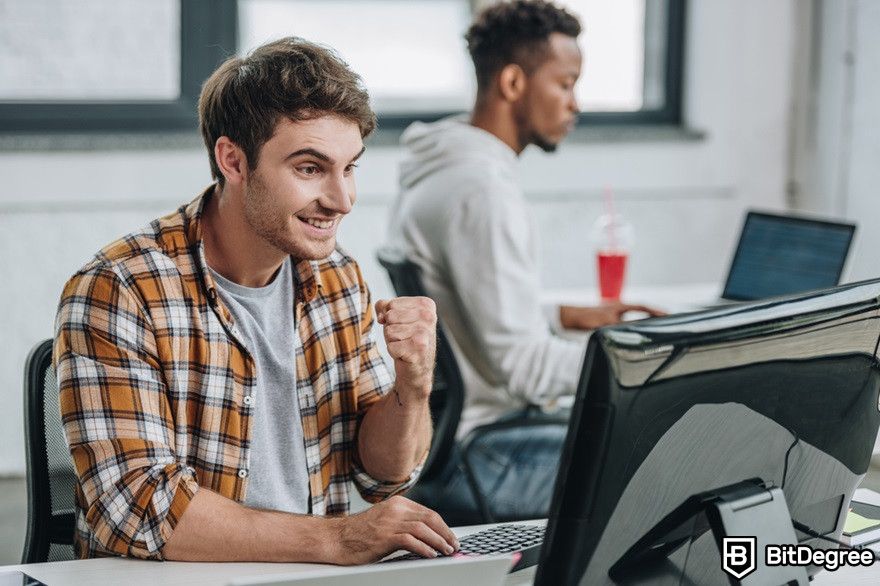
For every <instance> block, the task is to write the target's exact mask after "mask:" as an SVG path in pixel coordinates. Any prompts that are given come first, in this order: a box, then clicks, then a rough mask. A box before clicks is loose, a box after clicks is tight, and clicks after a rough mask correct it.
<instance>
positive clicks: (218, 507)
mask: <svg viewBox="0 0 880 586" xmlns="http://www.w3.org/2000/svg"><path fill="white" fill-rule="evenodd" d="M340 522H341V520H340V519H334V518H327V517H315V516H309V515H293V514H290V513H280V512H275V511H259V510H255V509H249V508H247V507H244V506H242V505H240V504H238V503H236V502H235V501H232V500H230V499H228V498H226V497H223V496H220V495H219V494H217V493H215V492H211V491H210V490H207V489H205V488H202V489H200V490H199V491H198V492H197V493H196V495H195V497H193V500H192V501H191V502H190V503H189V506H188V507H187V508H186V511H185V512H184V514H183V516H182V517H181V518H180V521H179V522H178V523H177V526H176V527H175V528H174V532H173V533H172V534H171V537H170V538H169V539H168V541H167V542H166V543H165V547H164V548H163V550H162V553H163V555H164V556H165V559H168V560H180V561H197V562H207V561H230V562H234V561H262V562H317V563H337V562H336V561H335V560H334V557H336V556H335V553H334V550H333V548H334V547H335V546H336V545H337V544H338V536H337V533H338V532H339V527H338V525H339V523H340Z"/></svg>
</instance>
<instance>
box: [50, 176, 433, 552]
mask: <svg viewBox="0 0 880 586" xmlns="http://www.w3.org/2000/svg"><path fill="white" fill-rule="evenodd" d="M211 192H212V190H211V189H209V190H208V191H206V192H205V193H203V194H202V195H201V196H199V197H198V198H196V199H195V200H194V201H193V202H192V203H190V204H189V205H186V206H183V207H181V208H180V209H179V210H177V211H176V212H175V213H173V214H170V215H168V216H165V217H164V218H160V219H158V220H155V221H153V222H152V223H151V224H150V225H149V226H148V227H147V228H146V229H144V230H142V231H141V232H138V233H134V234H130V235H128V236H126V237H124V238H122V239H120V240H118V241H116V242H114V243H112V244H110V245H108V246H107V247H105V248H104V249H103V250H101V251H100V252H99V253H98V254H97V255H96V256H95V258H94V259H93V260H92V261H91V262H90V263H88V264H87V265H86V266H84V267H83V268H82V269H80V270H79V271H78V272H77V273H76V274H75V275H74V276H73V277H72V278H71V279H70V280H69V281H68V282H67V284H66V286H65V287H64V292H63V294H62V297H61V302H60V305H59V309H58V315H57V319H56V327H55V332H56V337H55V348H54V360H55V365H56V371H57V376H58V384H59V388H60V401H61V414H62V419H63V422H64V431H65V433H66V435H67V440H68V442H69V443H70V451H71V454H72V455H73V461H74V465H75V467H76V473H77V475H78V477H79V486H78V487H77V494H76V508H77V511H76V536H75V548H76V551H77V555H78V556H79V557H93V556H100V555H125V556H134V557H141V558H152V559H162V546H163V545H164V544H165V542H166V541H167V540H168V538H169V536H170V535H171V532H172V531H173V530H174V527H175V525H176V524H177V522H178V521H179V520H180V517H181V515H182V514H183V512H184V510H186V507H187V505H188V503H189V502H190V500H191V499H192V498H193V496H194V495H195V493H196V491H198V490H199V487H200V486H203V487H206V488H209V489H211V490H213V491H216V492H217V493H219V494H221V495H223V496H225V497H228V498H230V499H234V500H236V501H239V502H241V501H242V500H243V499H244V496H245V491H246V490H247V470H248V454H249V447H250V417H251V407H250V406H249V404H248V403H250V401H248V402H247V403H246V402H245V401H244V399H245V397H247V396H248V395H250V393H251V392H252V388H253V386H254V383H255V379H254V377H255V372H256V370H255V364H254V360H253V358H252V357H251V356H250V354H249V353H248V351H247V349H246V347H245V345H244V344H243V343H242V338H241V336H240V334H239V332H238V329H237V328H236V326H235V324H234V323H233V319H232V316H231V313H230V311H229V309H228V308H227V307H226V306H225V305H224V304H223V303H222V301H221V300H220V298H219V297H218V295H217V289H216V285H215V283H214V280H213V279H212V277H211V274H210V271H208V270H207V265H206V263H205V257H204V251H203V250H204V249H203V247H202V243H201V229H200V226H201V223H200V218H201V211H202V208H203V205H204V202H205V201H207V198H209V197H211ZM293 286H294V288H295V294H296V301H295V308H292V311H295V313H296V324H297V328H298V331H299V336H298V338H299V340H298V342H297V344H296V349H295V356H291V360H295V361H296V372H297V381H296V386H297V389H296V393H297V395H298V400H299V407H300V414H301V417H302V423H303V434H304V440H305V452H306V464H307V467H308V474H309V489H310V495H311V498H310V505H311V513H312V514H315V515H337V514H345V513H347V512H348V509H349V494H348V490H349V481H350V480H353V481H354V482H355V484H356V486H357V487H358V490H359V491H360V492H361V494H362V495H363V496H364V498H366V499H367V500H369V501H371V502H376V501H379V500H381V499H383V498H386V497H388V496H390V495H392V494H394V493H397V492H400V491H401V490H404V489H405V488H407V487H409V486H410V485H411V484H412V483H413V482H414V481H415V479H416V477H417V476H418V472H419V468H417V469H416V470H415V471H413V473H412V474H411V475H410V477H409V479H408V480H407V481H406V482H404V483H389V482H383V481H379V480H376V479H374V478H372V477H370V475H369V474H367V472H366V471H365V470H364V468H363V467H362V466H361V464H360V462H359V461H358V454H357V445H358V444H357V432H358V426H359V423H360V421H361V418H362V417H363V415H364V414H365V412H366V410H367V409H368V408H369V407H370V405H371V404H373V403H374V402H375V401H377V400H378V399H380V397H382V396H383V395H384V394H385V393H387V392H388V391H389V390H390V389H391V386H392V379H391V375H390V374H389V372H388V370H387V367H386V365H385V364H384V362H383V360H382V358H381V356H380V354H379V352H378V350H377V348H376V345H375V343H374V342H373V341H372V338H371V335H370V333H371V329H372V327H373V310H372V306H371V303H370V297H369V292H368V290H367V287H366V284H365V283H364V281H363V279H362V277H361V274H360V270H359V269H358V266H357V264H356V263H355V262H354V260H353V259H351V258H350V257H348V256H346V255H345V254H344V253H342V252H341V251H339V250H337V251H335V252H334V253H333V254H332V255H331V256H330V257H329V258H328V259H326V260H323V261H320V262H313V261H300V262H298V263H295V270H294V283H293Z"/></svg>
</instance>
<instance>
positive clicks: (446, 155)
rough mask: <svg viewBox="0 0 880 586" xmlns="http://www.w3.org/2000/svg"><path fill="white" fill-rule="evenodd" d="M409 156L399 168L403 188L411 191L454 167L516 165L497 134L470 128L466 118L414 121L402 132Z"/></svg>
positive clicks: (462, 116)
mask: <svg viewBox="0 0 880 586" xmlns="http://www.w3.org/2000/svg"><path fill="white" fill-rule="evenodd" d="M400 142H401V145H402V146H403V147H404V149H405V150H406V155H405V158H404V160H403V162H402V163H401V165H400V187H401V189H402V190H407V189H411V188H412V187H413V186H415V185H416V184H417V183H418V182H420V181H422V180H423V179H424V178H425V177H427V176H429V175H431V174H433V173H436V172H438V171H440V170H442V169H444V168H445V167H447V166H449V165H453V164H461V163H462V162H468V163H470V164H483V163H491V164H494V165H497V164H498V162H499V159H500V160H501V161H505V162H509V164H510V165H515V164H516V159H517V157H516V153H515V152H514V151H513V149H511V148H510V147H509V146H507V145H506V144H504V143H503V142H502V141H501V140H500V139H499V138H498V137H496V136H495V135H493V134H491V133H489V132H486V131H485V130H482V129H480V128H476V127H474V126H471V125H470V124H469V123H468V121H467V115H458V116H454V117H451V118H444V119H443V120H440V121H438V122H431V123H424V122H415V123H413V124H412V125H410V127H409V128H407V129H406V131H405V132H404V133H403V135H402V136H401V139H400Z"/></svg>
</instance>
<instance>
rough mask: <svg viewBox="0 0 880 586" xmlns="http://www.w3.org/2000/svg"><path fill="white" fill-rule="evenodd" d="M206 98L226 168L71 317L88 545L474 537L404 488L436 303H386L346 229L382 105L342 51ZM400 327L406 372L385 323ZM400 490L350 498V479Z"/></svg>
mask: <svg viewBox="0 0 880 586" xmlns="http://www.w3.org/2000/svg"><path fill="white" fill-rule="evenodd" d="M199 119H200V126H201V130H202V134H203V137H204V140H205V145H206V146H207V149H208V153H209V158H210V164H211V171H212V174H213V177H214V179H215V184H214V185H212V186H211V187H209V188H208V189H207V190H206V191H205V192H204V193H202V194H201V195H200V196H198V197H197V198H196V199H195V200H194V201H192V202H191V203H190V204H188V205H184V206H182V207H181V208H180V209H178V210H177V211H176V212H174V213H172V214H170V215H168V216H165V217H163V218H160V219H157V220H155V221H153V222H152V223H151V224H150V225H149V226H148V227H146V228H145V229H143V230H142V231H140V232H137V233H134V234H130V235H128V236H125V237H123V238H122V239H120V240H118V241H116V242H114V243H112V244H110V245H108V246H107V247H105V248H104V249H103V250H101V251H100V252H99V253H98V254H97V255H96V256H95V258H94V259H93V260H92V261H91V262H90V263H88V264H87V265H86V266H84V267H83V268H82V269H80V270H79V271H78V272H77V273H76V274H75V275H74V276H73V277H72V278H71V279H70V281H69V282H68V283H67V285H66V286H65V288H64V292H63V294H62V298H61V302H60V306H59V310H58V316H57V321H56V340H55V363H56V368H57V376H58V383H59V385H60V400H61V411H62V416H63V421H64V428H65V433H66V435H67V439H68V441H69V443H70V450H71V454H72V456H73V460H74V464H75V467H76V472H77V475H78V477H79V485H78V487H77V494H76V538H75V547H76V550H77V553H78V555H79V556H80V557H94V556H103V555H123V556H133V557H141V558H150V559H173V560H218V561H234V560H239V561H258V560H263V561H312V562H327V563H336V564H354V563H365V562H370V561H374V560H376V559H379V558H381V557H382V556H384V555H385V554H387V553H389V552H391V551H394V550H396V549H399V548H403V549H408V550H410V551H412V552H415V553H418V554H422V555H425V556H432V555H434V553H435V551H440V552H444V553H451V552H452V551H453V550H454V548H455V547H457V542H456V540H455V536H454V535H453V534H452V532H451V531H450V530H449V528H448V527H447V526H446V525H445V524H444V523H443V521H442V520H441V519H440V517H439V516H438V515H437V514H436V513H434V512H432V511H430V510H429V509H426V508H424V507H422V506H421V505H418V504H416V503H413V502H412V501H409V500H407V499H405V498H403V497H400V496H392V495H395V494H396V493H399V492H401V491H403V490H405V489H406V488H408V487H409V486H410V485H411V484H412V483H413V482H414V481H415V479H416V478H417V476H418V472H419V469H420V464H421V462H422V461H423V459H424V457H425V455H426V453H427V449H428V446H429V444H430V438H431V421H430V414H429V407H428V396H429V393H430V389H431V383H432V372H433V365H434V343H435V340H434V335H435V333H434V329H435V323H436V317H435V312H434V306H433V303H432V302H431V301H430V300H429V299H424V298H398V299H392V300H390V301H379V302H377V303H376V308H375V315H376V318H375V320H374V309H373V306H372V304H371V302H370V295H369V292H368V290H367V286H366V284H365V283H364V281H363V279H362V277H361V273H360V271H359V269H358V266H357V264H356V263H355V261H354V260H353V259H352V258H351V257H350V256H348V255H347V254H346V253H345V252H343V251H342V250H341V249H339V248H338V247H337V245H336V230H337V228H338V226H339V222H340V221H341V220H342V218H343V217H344V216H345V215H346V214H348V213H349V212H350V211H351V209H352V205H353V204H354V202H355V180H354V169H355V167H356V166H357V163H356V161H357V160H358V158H359V157H360V155H361V154H362V153H363V151H364V145H363V138H364V137H365V136H367V135H368V134H369V133H370V132H371V131H372V130H373V128H374V126H375V116H374V114H373V112H372V111H371V110H370V107H369V99H368V96H367V93H366V91H365V90H364V89H363V86H362V84H361V81H360V79H359V78H358V77H357V75H355V74H354V73H353V72H352V71H350V70H349V69H348V67H347V66H346V65H345V64H344V63H343V62H342V61H340V60H339V58H338V57H336V56H335V54H333V53H332V52H331V51H329V50H327V49H325V48H323V47H320V46H318V45H314V44H312V43H309V42H306V41H303V40H302V39H296V38H287V39H282V40H280V41H277V42H274V43H271V44H269V45H265V46H263V47H260V48H259V49H257V50H255V51H254V52H253V53H252V54H250V55H249V56H247V57H245V58H233V59H230V60H228V61H227V62H226V63H224V64H223V65H222V66H221V67H220V68H219V69H218V70H217V71H216V72H215V73H214V74H213V75H212V76H211V78H210V79H208V80H207V82H205V85H204V88H203V90H202V95H201V98H200V102H199ZM374 321H378V322H379V324H381V325H382V326H383V327H384V335H385V340H386V341H387V347H388V351H389V353H390V354H391V356H392V358H393V359H394V369H395V372H396V379H395V380H394V381H392V377H391V375H390V373H389V372H388V371H387V369H386V366H385V364H384V363H383V361H382V359H381V357H380V355H379V353H378V351H377V348H376V345H375V343H374V341H373V338H372V335H373V327H374ZM352 481H353V482H354V484H355V485H356V486H357V487H358V489H359V491H360V492H361V493H362V494H363V496H364V497H365V498H366V499H367V500H370V501H372V502H378V503H379V504H376V505H375V506H373V507H372V508H371V509H369V510H367V511H365V512H362V513H360V514H357V515H352V516H347V515H346V514H347V513H348V510H349V493H348V491H349V484H350V482H352Z"/></svg>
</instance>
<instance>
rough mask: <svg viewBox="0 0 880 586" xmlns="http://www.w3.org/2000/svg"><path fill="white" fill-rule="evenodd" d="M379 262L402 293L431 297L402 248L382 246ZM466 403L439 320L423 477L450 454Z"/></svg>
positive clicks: (428, 476) (440, 466) (438, 467)
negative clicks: (430, 430) (429, 438)
mask: <svg viewBox="0 0 880 586" xmlns="http://www.w3.org/2000/svg"><path fill="white" fill-rule="evenodd" d="M376 257H377V259H378V260H379V264H381V265H382V266H383V267H385V270H386V271H388V277H389V278H390V280H391V284H392V285H393V286H394V290H395V291H396V292H397V294H398V295H401V296H406V297H409V296H423V297H429V295H428V294H427V293H426V292H425V287H424V285H422V277H421V271H420V270H419V267H418V265H416V264H415V263H414V262H412V261H410V260H408V259H407V258H406V256H405V255H404V254H403V253H402V252H401V251H399V250H397V249H394V248H388V247H384V248H381V249H380V250H379V251H378V253H377V254H376ZM463 406H464V382H462V379H461V372H460V371H459V370H458V364H457V363H456V361H455V355H454V354H453V353H452V347H451V346H450V345H449V340H447V339H446V335H445V334H444V333H443V328H442V327H441V326H440V322H439V320H438V321H437V364H436V366H435V368H434V387H433V389H432V390H431V419H432V420H433V422H434V440H433V441H432V442H431V451H430V452H429V453H428V459H427V460H426V461H425V467H424V468H423V470H422V475H421V480H422V481H428V480H431V479H432V478H434V477H435V476H436V475H437V474H438V473H439V472H440V471H441V470H442V469H443V466H444V465H445V464H446V462H447V461H448V460H449V458H450V452H451V451H452V448H453V447H454V446H455V432H456V430H458V421H459V419H460V418H461V410H462V407H463Z"/></svg>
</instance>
